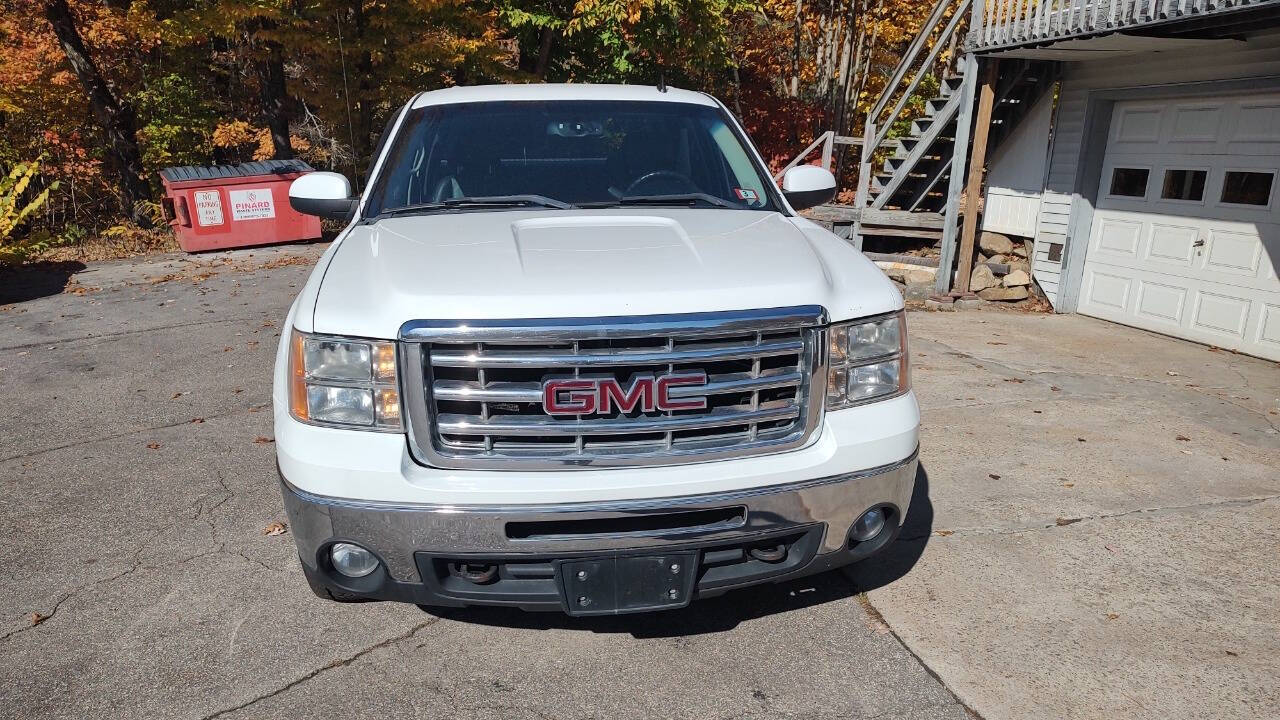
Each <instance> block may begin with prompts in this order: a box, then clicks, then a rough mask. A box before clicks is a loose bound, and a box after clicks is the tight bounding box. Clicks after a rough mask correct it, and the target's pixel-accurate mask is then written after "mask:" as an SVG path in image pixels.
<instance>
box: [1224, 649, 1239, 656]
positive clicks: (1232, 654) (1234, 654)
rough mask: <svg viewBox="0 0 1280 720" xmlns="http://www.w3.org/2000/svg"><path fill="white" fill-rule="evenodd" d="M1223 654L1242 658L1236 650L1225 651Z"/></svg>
mask: <svg viewBox="0 0 1280 720" xmlns="http://www.w3.org/2000/svg"><path fill="white" fill-rule="evenodd" d="M1223 652H1225V653H1226V654H1228V655H1230V656H1231V657H1240V653H1238V652H1236V651H1234V650H1223Z"/></svg>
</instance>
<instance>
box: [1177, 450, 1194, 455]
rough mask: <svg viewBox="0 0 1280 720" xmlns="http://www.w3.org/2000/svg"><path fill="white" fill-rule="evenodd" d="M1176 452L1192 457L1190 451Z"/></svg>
mask: <svg viewBox="0 0 1280 720" xmlns="http://www.w3.org/2000/svg"><path fill="white" fill-rule="evenodd" d="M1178 452H1180V453H1182V454H1183V455H1192V454H1193V453H1192V452H1191V451H1190V450H1179V451H1178Z"/></svg>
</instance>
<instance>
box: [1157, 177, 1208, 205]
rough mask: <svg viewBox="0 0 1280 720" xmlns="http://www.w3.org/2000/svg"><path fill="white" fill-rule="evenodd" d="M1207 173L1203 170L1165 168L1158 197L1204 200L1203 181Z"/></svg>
mask: <svg viewBox="0 0 1280 720" xmlns="http://www.w3.org/2000/svg"><path fill="white" fill-rule="evenodd" d="M1208 175H1209V173H1208V172H1206V171H1204V170H1165V171H1164V185H1163V186H1162V187H1161V188H1160V199H1162V200H1186V201H1190V202H1200V201H1201V200H1204V181H1205V178H1206V177H1208Z"/></svg>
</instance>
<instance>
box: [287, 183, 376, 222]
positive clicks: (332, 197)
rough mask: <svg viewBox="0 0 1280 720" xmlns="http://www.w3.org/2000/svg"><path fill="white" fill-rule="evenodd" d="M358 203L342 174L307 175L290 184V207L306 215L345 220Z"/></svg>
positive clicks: (358, 200)
mask: <svg viewBox="0 0 1280 720" xmlns="http://www.w3.org/2000/svg"><path fill="white" fill-rule="evenodd" d="M359 202H360V199H359V198H357V197H355V196H353V195H352V193H351V182H350V181H349V180H347V178H346V176H345V175H341V174H339V173H333V172H313V173H307V174H306V175H303V176H302V177H300V178H298V179H297V180H294V181H293V183H291V184H290V185H289V207H291V208H293V209H294V210H297V211H298V212H300V213H302V214H303V215H318V216H319V217H322V218H332V219H334V220H346V219H348V218H350V217H351V215H352V213H354V212H355V211H356V205H358V204H359Z"/></svg>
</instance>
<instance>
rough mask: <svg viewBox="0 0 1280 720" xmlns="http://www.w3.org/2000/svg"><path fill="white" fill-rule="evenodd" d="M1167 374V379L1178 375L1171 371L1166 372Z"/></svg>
mask: <svg viewBox="0 0 1280 720" xmlns="http://www.w3.org/2000/svg"><path fill="white" fill-rule="evenodd" d="M1168 374H1169V377H1178V373H1176V372H1174V371H1172V370H1169V371H1168Z"/></svg>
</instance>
